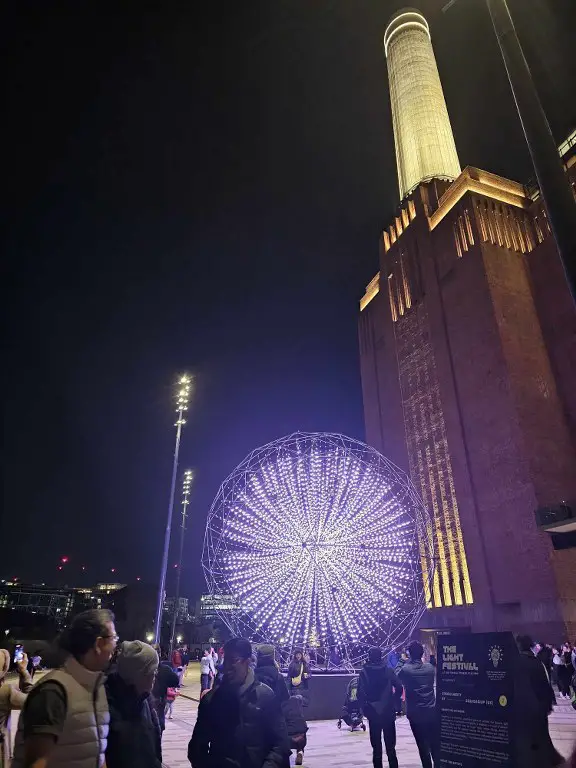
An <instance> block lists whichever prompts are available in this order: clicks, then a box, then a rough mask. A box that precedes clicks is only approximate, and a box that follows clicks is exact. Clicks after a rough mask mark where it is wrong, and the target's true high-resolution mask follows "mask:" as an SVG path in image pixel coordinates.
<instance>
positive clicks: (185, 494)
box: [170, 469, 194, 656]
mask: <svg viewBox="0 0 576 768" xmlns="http://www.w3.org/2000/svg"><path fill="white" fill-rule="evenodd" d="M193 479H194V473H193V472H192V470H191V469H187V470H186V472H184V480H183V482H182V525H181V526H180V553H179V555H178V571H177V573H176V597H175V598H174V610H173V611H172V629H171V631H170V656H172V651H173V650H174V638H175V636H176V619H177V617H178V608H179V605H178V603H179V601H180V574H181V573H182V556H183V554H184V534H185V532H186V518H187V517H188V504H190V490H191V488H192V480H193Z"/></svg>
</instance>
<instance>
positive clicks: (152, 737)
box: [106, 673, 162, 768]
mask: <svg viewBox="0 0 576 768" xmlns="http://www.w3.org/2000/svg"><path fill="white" fill-rule="evenodd" d="M106 695H107V697H108V708H109V710H110V731H109V733H108V746H107V748H106V766H107V768H126V766H128V765H129V766H130V768H162V748H161V743H160V739H161V736H160V725H159V724H158V718H157V716H156V712H155V711H154V708H153V707H152V706H151V704H150V698H149V697H148V696H146V695H144V696H142V695H139V694H138V693H136V690H135V689H134V688H133V687H132V686H131V685H127V684H126V683H125V682H124V680H122V678H120V677H119V676H118V675H117V674H116V673H112V674H111V675H109V676H108V679H107V680H106Z"/></svg>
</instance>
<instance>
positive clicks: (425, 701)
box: [398, 660, 436, 723]
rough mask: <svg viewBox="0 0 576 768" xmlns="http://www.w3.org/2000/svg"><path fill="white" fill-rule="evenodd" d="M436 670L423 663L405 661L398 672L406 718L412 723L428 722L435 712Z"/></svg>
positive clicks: (430, 665)
mask: <svg viewBox="0 0 576 768" xmlns="http://www.w3.org/2000/svg"><path fill="white" fill-rule="evenodd" d="M435 676H436V670H435V669H434V667H433V666H432V664H428V663H427V662H423V661H412V660H409V661H407V662H406V663H405V664H404V665H403V667H402V669H400V670H398V677H399V679H400V682H401V683H402V684H403V685H404V688H405V689H406V716H407V717H408V720H410V721H412V722H414V723H423V722H426V723H428V722H430V721H431V720H433V719H434V716H435V712H436V695H435V693H434V678H435Z"/></svg>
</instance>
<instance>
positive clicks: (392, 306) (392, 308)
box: [388, 275, 398, 322]
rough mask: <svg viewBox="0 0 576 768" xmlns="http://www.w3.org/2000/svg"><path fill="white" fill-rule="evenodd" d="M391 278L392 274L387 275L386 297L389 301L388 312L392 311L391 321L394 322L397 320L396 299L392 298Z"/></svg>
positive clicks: (392, 277)
mask: <svg viewBox="0 0 576 768" xmlns="http://www.w3.org/2000/svg"><path fill="white" fill-rule="evenodd" d="M393 279H394V275H388V299H389V301H390V312H391V313H392V321H393V322H396V321H397V320H398V310H397V309H396V300H395V298H394V287H393V285H392V281H393Z"/></svg>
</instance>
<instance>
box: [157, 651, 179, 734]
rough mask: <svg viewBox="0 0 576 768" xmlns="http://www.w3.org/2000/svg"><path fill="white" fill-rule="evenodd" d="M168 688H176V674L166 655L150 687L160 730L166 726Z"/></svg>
mask: <svg viewBox="0 0 576 768" xmlns="http://www.w3.org/2000/svg"><path fill="white" fill-rule="evenodd" d="M169 688H178V675H177V674H176V672H174V670H173V669H172V664H171V662H170V661H169V660H168V656H164V658H163V659H162V661H161V662H160V666H159V667H158V672H157V673H156V681H155V682H154V687H153V688H152V696H153V697H154V705H155V707H156V714H157V715H158V722H159V724H160V730H161V731H162V732H163V731H164V729H165V728H166V702H167V700H168V689H169Z"/></svg>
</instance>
